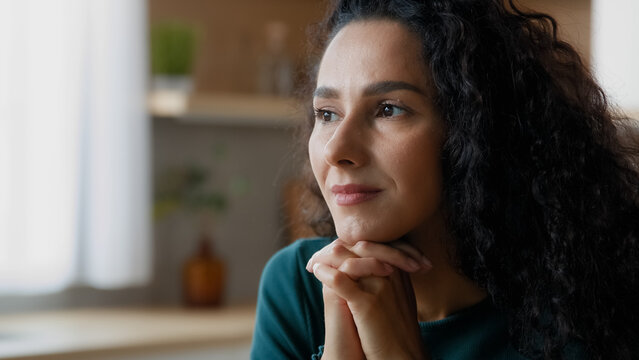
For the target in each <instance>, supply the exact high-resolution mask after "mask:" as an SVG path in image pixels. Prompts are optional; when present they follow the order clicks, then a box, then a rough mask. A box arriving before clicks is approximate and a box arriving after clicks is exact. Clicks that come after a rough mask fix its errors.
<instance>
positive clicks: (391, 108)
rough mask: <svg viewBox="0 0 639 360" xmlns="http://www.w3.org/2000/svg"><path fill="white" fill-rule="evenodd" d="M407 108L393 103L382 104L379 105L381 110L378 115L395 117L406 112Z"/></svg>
mask: <svg viewBox="0 0 639 360" xmlns="http://www.w3.org/2000/svg"><path fill="white" fill-rule="evenodd" d="M405 112H406V110H404V109H402V108H400V107H399V106H396V105H391V104H381V105H380V107H379V111H378V112H377V116H380V117H393V116H398V115H401V114H403V113H405Z"/></svg>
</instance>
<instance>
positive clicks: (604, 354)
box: [301, 0, 639, 359]
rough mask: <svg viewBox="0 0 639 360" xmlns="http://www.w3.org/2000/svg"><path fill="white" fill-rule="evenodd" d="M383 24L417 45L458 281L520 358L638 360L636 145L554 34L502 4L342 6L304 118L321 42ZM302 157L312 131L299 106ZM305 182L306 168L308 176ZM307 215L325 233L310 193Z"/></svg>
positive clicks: (355, 0) (322, 29)
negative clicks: (356, 24) (472, 288)
mask: <svg viewBox="0 0 639 360" xmlns="http://www.w3.org/2000/svg"><path fill="white" fill-rule="evenodd" d="M367 19H390V20H393V21H398V22H400V23H402V24H404V25H405V26H407V28H409V29H410V30H411V31H413V32H414V33H415V34H417V35H418V36H419V38H420V39H421V41H422V44H423V56H424V59H425V61H426V65H427V67H428V68H429V69H430V71H431V73H432V79H433V82H434V87H435V89H436V95H435V96H436V99H435V104H436V106H437V107H438V108H439V110H440V113H441V115H442V117H443V120H444V122H445V124H446V125H445V126H446V129H447V134H446V141H445V143H444V145H443V149H442V164H443V173H444V198H443V199H444V206H445V208H446V212H447V214H448V218H447V225H448V229H449V232H450V233H451V235H452V238H453V239H454V241H455V247H454V248H455V253H454V254H453V255H454V259H455V261H457V263H458V267H459V269H460V271H461V272H462V273H463V274H464V275H466V276H467V277H468V278H470V279H472V280H473V281H475V282H476V283H477V284H478V285H479V286H481V287H482V288H484V289H485V290H486V291H487V292H488V294H489V296H490V297H491V299H492V301H493V303H494V304H495V306H496V307H497V308H498V309H499V310H500V311H502V312H503V313H504V314H505V316H506V318H507V322H508V328H509V335H510V338H511V342H512V343H513V345H514V346H515V347H516V348H517V349H518V350H519V351H520V352H521V353H522V354H524V355H526V356H529V357H531V358H546V359H561V358H563V357H564V356H566V349H567V347H570V346H572V345H574V344H575V343H576V344H578V346H580V347H581V348H582V349H583V350H584V351H585V352H586V353H587V354H588V356H590V357H591V358H593V359H604V358H605V359H631V358H633V357H634V358H636V357H637V356H638V355H637V354H639V348H637V343H638V342H637V337H638V336H639V316H638V313H639V277H638V276H639V265H638V259H639V257H638V255H639V254H638V252H639V244H638V237H639V174H638V173H639V171H638V168H637V158H636V157H635V156H636V155H637V154H639V146H637V144H638V143H639V142H636V141H635V142H634V143H633V142H632V141H631V142H628V141H625V142H624V141H621V139H620V135H619V134H620V133H621V132H623V131H622V130H624V129H629V128H630V127H629V125H628V122H629V121H630V119H627V118H624V116H623V115H622V114H621V113H620V112H618V111H615V110H614V109H613V107H612V106H611V105H610V104H609V102H608V100H607V98H606V96H605V94H604V92H603V91H602V89H601V88H600V87H599V85H598V84H597V83H596V82H595V80H594V79H593V75H592V74H591V73H590V71H589V70H588V68H587V67H586V66H585V65H584V63H583V61H582V60H581V58H580V56H579V54H578V53H577V52H576V51H575V50H574V49H573V47H571V46H570V45H569V44H568V43H566V42H564V41H562V40H560V39H558V36H557V24H556V22H555V20H554V19H553V18H552V17H550V16H548V15H546V14H542V13H537V12H533V11H530V10H523V9H521V8H520V7H518V6H517V5H516V4H514V3H513V1H512V0H510V1H509V2H508V3H504V2H503V1H501V0H426V1H410V0H369V1H365V0H343V1H338V2H336V3H335V4H334V6H333V8H332V11H331V13H330V15H329V16H328V17H327V18H326V20H325V21H324V22H323V23H322V24H320V26H319V27H318V29H319V30H317V31H316V32H315V37H314V42H313V44H314V45H315V48H314V49H315V52H314V53H312V56H311V58H312V60H311V62H310V63H311V65H310V66H311V68H310V70H309V71H308V79H307V80H308V81H307V82H306V84H307V85H308V86H306V88H305V89H306V90H305V91H302V93H303V94H304V99H305V101H306V104H309V102H310V101H311V91H312V89H313V87H314V86H315V83H316V74H317V66H318V63H319V59H320V58H321V55H322V52H323V51H324V49H325V47H326V45H327V43H328V42H329V41H330V40H331V39H332V37H333V36H334V35H335V34H336V33H337V32H338V31H339V30H340V29H341V28H342V27H343V26H345V25H346V24H348V23H350V22H351V21H359V20H367ZM308 109H309V115H308V121H307V122H306V124H305V125H304V129H303V132H304V134H303V136H301V139H302V141H303V142H304V146H306V144H307V143H306V141H307V140H308V137H309V136H310V132H311V131H312V128H313V124H314V120H313V115H312V113H311V112H310V109H312V107H311V106H310V104H309V106H308ZM306 173H307V174H310V167H309V166H308V164H307V166H306ZM309 185H310V186H311V190H312V193H313V194H314V195H315V197H316V198H317V200H318V201H319V202H318V204H319V205H317V206H316V207H315V208H312V207H311V208H310V210H309V209H307V212H308V213H309V214H310V219H309V223H310V225H312V226H313V227H314V229H315V230H316V231H317V233H318V234H320V235H327V236H328V235H333V236H334V235H335V228H334V224H333V221H332V218H331V215H330V213H329V211H328V208H327V206H326V204H325V203H324V201H323V199H321V194H320V192H319V188H318V186H317V184H316V183H315V181H314V179H312V174H310V175H309Z"/></svg>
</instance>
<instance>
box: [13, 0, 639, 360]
mask: <svg viewBox="0 0 639 360" xmlns="http://www.w3.org/2000/svg"><path fill="white" fill-rule="evenodd" d="M520 3H522V4H523V5H524V6H526V7H529V8H532V9H536V10H540V11H544V12H548V13H550V14H552V15H553V16H555V17H556V19H557V20H558V22H559V24H560V31H559V33H560V36H563V37H564V38H565V39H567V40H568V41H569V42H571V43H572V44H574V45H575V46H576V48H577V49H578V50H579V51H580V52H581V53H582V54H583V55H584V58H585V59H586V61H587V62H588V64H589V65H591V66H593V68H594V69H595V72H596V74H597V76H598V77H599V78H600V79H601V80H602V82H603V83H604V85H605V86H606V88H607V89H608V90H609V91H610V92H611V94H612V95H613V99H614V101H615V102H616V104H617V105H618V106H619V108H620V109H621V110H623V111H626V112H627V113H629V114H631V115H632V116H634V117H635V118H636V117H637V110H639V96H638V95H637V94H639V70H638V68H637V66H636V64H637V63H639V46H637V45H636V41H634V39H636V38H637V37H639V25H638V24H637V22H636V19H637V17H638V16H639V5H638V3H636V2H634V0H606V1H604V0H592V1H591V0H570V1H568V0H566V1H555V0H526V1H520ZM326 6H327V2H326V1H321V0H269V1H262V0H236V1H221V0H179V1H178V0H146V1H145V0H91V1H86V0H54V1H51V0H39V1H38V0H0V359H58V358H59V359H76V358H77V359H84V358H87V359H89V358H90V359H204V358H216V359H242V358H247V356H248V348H249V345H250V337H251V331H252V321H253V316H254V305H255V301H256V295H257V288H258V283H259V277H260V274H261V270H262V268H263V266H264V264H265V263H266V261H267V260H268V259H269V257H270V256H271V255H272V254H273V253H274V252H275V251H277V250H278V249H280V248H281V247H283V246H285V245H286V244H288V243H290V242H291V241H293V240H294V239H296V238H298V237H300V236H309V235H312V233H311V232H309V230H308V229H307V228H305V227H304V226H302V225H300V224H299V219H300V214H299V211H298V209H297V207H296V204H297V202H298V201H299V199H300V198H301V197H302V195H301V191H300V182H299V177H300V170H299V156H303V155H304V154H303V153H299V152H296V145H297V143H296V140H297V139H296V135H295V127H296V126H297V125H299V124H300V122H302V121H303V116H302V113H303V110H302V109H301V108H300V106H299V104H297V103H296V101H295V100H294V99H293V97H292V95H293V91H294V89H295V86H296V85H297V84H298V83H299V81H300V75H299V73H300V71H302V70H303V69H304V64H305V59H306V50H307V40H306V39H307V27H308V26H309V24H311V23H314V22H316V21H318V20H320V19H321V18H322V16H323V15H324V13H325V11H326Z"/></svg>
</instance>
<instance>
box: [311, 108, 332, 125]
mask: <svg viewBox="0 0 639 360" xmlns="http://www.w3.org/2000/svg"><path fill="white" fill-rule="evenodd" d="M315 120H317V121H323V122H332V121H335V120H337V114H335V113H334V112H332V111H328V110H319V109H316V110H315Z"/></svg>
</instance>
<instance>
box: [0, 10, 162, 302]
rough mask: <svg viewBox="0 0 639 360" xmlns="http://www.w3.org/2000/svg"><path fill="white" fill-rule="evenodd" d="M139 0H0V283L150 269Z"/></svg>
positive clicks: (8, 286)
mask: <svg viewBox="0 0 639 360" xmlns="http://www.w3.org/2000/svg"><path fill="white" fill-rule="evenodd" d="M146 64H147V61H146V7H145V2H144V0H0V294H26V293H33V294H34V293H46V292H53V291H58V290H61V289H64V288H66V287H68V286H71V285H78V284H82V285H89V286H93V287H96V288H105V289H110V288H119V287H125V286H134V285H141V284H144V283H146V282H147V281H148V280H149V278H150V268H151V264H150V262H151V249H150V246H151V242H150V210H149V208H150V191H151V190H150V179H149V173H150V172H149V167H150V161H149V146H150V142H149V126H150V124H149V119H148V115H147V114H146V111H145V106H144V104H145V90H146V89H145V88H146V74H147V69H146V67H147V65H146Z"/></svg>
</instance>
